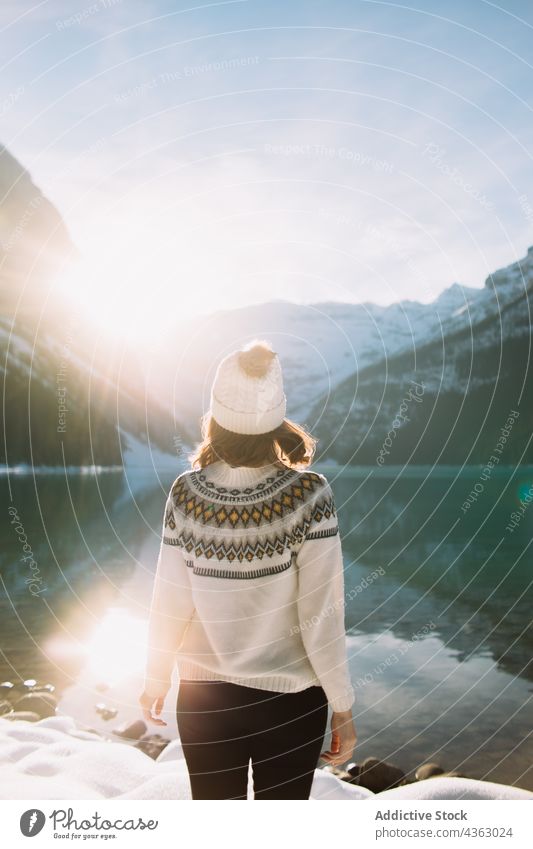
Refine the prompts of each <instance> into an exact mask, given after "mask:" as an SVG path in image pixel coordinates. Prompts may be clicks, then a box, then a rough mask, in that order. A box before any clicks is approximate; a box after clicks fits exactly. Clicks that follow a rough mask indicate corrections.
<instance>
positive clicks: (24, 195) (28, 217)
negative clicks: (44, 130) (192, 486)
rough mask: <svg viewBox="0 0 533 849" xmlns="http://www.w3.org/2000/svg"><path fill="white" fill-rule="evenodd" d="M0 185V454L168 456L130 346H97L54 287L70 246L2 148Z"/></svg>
mask: <svg viewBox="0 0 533 849" xmlns="http://www.w3.org/2000/svg"><path fill="white" fill-rule="evenodd" d="M0 192H1V195H2V198H3V202H2V208H1V214H0V305H1V309H0V353H1V359H0V373H1V376H2V391H3V397H4V414H3V428H4V441H3V443H2V447H3V448H4V449H5V456H4V457H3V458H2V461H1V462H5V463H7V464H9V466H15V465H18V464H29V465H31V466H32V467H35V466H42V465H45V466H63V465H67V466H86V465H103V466H110V465H111V466H113V465H117V466H122V465H123V464H124V463H126V464H127V463H128V462H130V463H131V464H133V465H144V464H146V465H150V464H151V463H152V461H153V460H154V458H155V460H156V461H157V464H158V465H161V464H166V465H167V466H168V465H170V464H172V463H173V462H174V461H175V452H174V447H173V440H174V438H175V436H176V434H175V428H174V424H173V421H172V417H171V416H170V415H169V413H168V410H165V409H164V408H163V407H161V405H160V404H159V403H158V402H156V401H155V400H154V399H153V398H150V397H149V395H148V394H147V388H146V386H145V383H144V380H143V379H142V369H141V365H140V363H139V361H138V355H137V353H136V352H135V351H133V350H131V348H125V347H124V345H123V344H119V343H113V342H112V341H109V342H108V343H107V344H106V346H105V350H104V349H103V348H102V347H101V346H100V348H99V347H98V346H97V345H96V344H95V339H97V338H98V334H97V333H96V330H95V328H94V327H92V326H91V325H90V323H88V322H87V321H86V320H85V318H84V316H83V315H80V314H79V313H78V312H77V308H76V306H75V302H74V301H72V302H71V301H67V300H65V298H64V297H60V296H59V295H58V294H57V292H56V291H55V290H54V282H55V280H56V277H57V275H58V274H60V273H62V272H64V270H65V269H68V268H69V264H70V263H73V262H75V260H76V258H77V257H78V256H79V254H78V251H77V249H76V247H75V245H74V244H73V243H72V240H71V238H70V235H69V233H68V231H67V228H66V227H65V225H64V223H63V221H62V219H61V216H60V214H59V213H58V211H57V210H56V209H55V207H54V206H53V205H52V204H51V203H50V202H49V201H48V200H47V198H46V197H45V196H44V195H43V194H42V192H41V190H40V189H39V188H38V187H37V186H36V185H35V184H34V182H33V180H32V179H31V176H30V175H29V174H28V172H27V171H26V170H25V169H24V168H23V166H22V165H21V164H20V163H19V162H18V161H17V160H16V159H15V158H14V157H13V156H12V155H11V154H10V153H9V152H8V151H7V150H6V148H5V147H0ZM178 436H180V438H181V436H182V435H181V433H179V434H178ZM143 448H144V454H143V451H142V449H143ZM3 453H4V452H3Z"/></svg>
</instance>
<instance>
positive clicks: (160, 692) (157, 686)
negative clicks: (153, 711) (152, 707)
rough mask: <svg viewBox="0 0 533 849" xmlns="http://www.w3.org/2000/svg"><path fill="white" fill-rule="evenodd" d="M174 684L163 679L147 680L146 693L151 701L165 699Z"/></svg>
mask: <svg viewBox="0 0 533 849" xmlns="http://www.w3.org/2000/svg"><path fill="white" fill-rule="evenodd" d="M171 686H172V683H171V682H170V681H166V680H163V679H161V678H145V679H144V692H145V693H146V694H147V695H148V696H149V697H150V698H151V699H162V698H163V699H164V698H165V696H166V694H167V693H168V691H169V690H170V688H171Z"/></svg>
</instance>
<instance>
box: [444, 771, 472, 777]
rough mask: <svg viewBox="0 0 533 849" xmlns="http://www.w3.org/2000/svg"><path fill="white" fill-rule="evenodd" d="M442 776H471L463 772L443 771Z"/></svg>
mask: <svg viewBox="0 0 533 849" xmlns="http://www.w3.org/2000/svg"><path fill="white" fill-rule="evenodd" d="M442 777H443V778H470V777H471V776H469V775H465V773H464V772H455V771H454V772H443V773H442Z"/></svg>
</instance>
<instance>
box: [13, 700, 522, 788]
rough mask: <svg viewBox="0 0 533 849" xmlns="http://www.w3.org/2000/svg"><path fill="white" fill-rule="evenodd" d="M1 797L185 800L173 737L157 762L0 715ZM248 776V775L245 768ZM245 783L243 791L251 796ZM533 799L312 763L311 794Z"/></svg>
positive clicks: (75, 731)
mask: <svg viewBox="0 0 533 849" xmlns="http://www.w3.org/2000/svg"><path fill="white" fill-rule="evenodd" d="M0 764H1V767H2V768H1V777H0V798H2V799H109V798H112V799H162V800H167V799H190V798H191V796H190V788H189V780H188V775H187V768H186V764H185V761H184V758H183V751H182V749H181V745H180V742H179V739H174V740H173V741H172V742H171V743H170V744H169V745H168V746H167V747H166V749H164V751H163V752H162V753H161V754H160V756H159V757H158V759H157V760H156V761H154V760H152V758H150V757H148V755H145V754H144V753H143V752H141V751H140V750H139V749H136V748H133V746H132V745H130V744H129V743H125V742H117V743H114V742H110V741H109V740H103V739H102V737H100V736H99V735H98V734H96V733H93V732H89V731H86V730H83V727H82V726H80V725H79V724H77V723H76V722H75V720H74V719H73V718H72V717H70V716H53V717H49V718H48V719H42V720H40V721H39V722H34V723H31V722H25V721H17V722H14V721H9V720H7V719H4V718H0ZM250 778H251V775H250ZM251 792H252V791H251V782H250V780H249V785H248V797H249V798H252V796H251ZM377 796H379V797H380V798H381V797H383V798H384V799H524V800H526V799H527V800H531V799H533V793H531V792H529V791H527V790H520V789H518V788H516V787H508V786H506V785H503V784H495V783H493V782H488V781H475V780H473V779H470V778H441V777H435V778H430V779H427V780H426V781H419V782H416V783H414V784H410V785H406V786H404V787H399V788H397V789H395V790H387V791H385V792H383V793H378V794H374V793H372V792H371V791H370V790H366V789H365V788H362V787H357V786H354V785H350V784H347V783H346V782H343V781H340V779H338V778H336V777H335V776H333V775H330V774H329V773H327V772H326V771H324V770H320V769H317V770H315V778H314V782H313V787H312V791H311V799H318V800H324V799H340V800H346V801H349V800H365V799H369V798H376V797H377Z"/></svg>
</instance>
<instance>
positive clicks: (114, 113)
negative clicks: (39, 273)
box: [0, 0, 533, 333]
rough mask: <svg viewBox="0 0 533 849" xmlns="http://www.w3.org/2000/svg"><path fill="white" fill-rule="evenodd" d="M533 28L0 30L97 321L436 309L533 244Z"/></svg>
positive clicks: (99, 11)
mask: <svg viewBox="0 0 533 849" xmlns="http://www.w3.org/2000/svg"><path fill="white" fill-rule="evenodd" d="M532 45H533V4H532V3H531V2H528V0H511V2H504V3H500V4H498V3H492V2H487V1H486V0H471V2H464V0H462V2H456V0H448V2H441V0H429V2H424V3H421V2H418V3H413V4H412V5H410V4H408V3H399V2H394V0H392V2H384V1H383V0H351V2H341V0H327V2H318V0H305V2H298V0H296V2H278V0H273V2H270V1H269V2H263V0H229V2H214V3H200V2H196V1H195V0H183V2H182V3H180V2H158V0H152V2H132V0H129V1H128V0H95V2H90V0H81V2H78V0H75V1H74V2H66V0H65V2H56V0H49V2H46V0H44V2H40V3H31V2H27V0H16V2H15V0H4V1H3V2H2V4H1V6H0V56H2V63H1V64H2V72H1V74H0V126H1V130H0V142H2V143H3V144H5V145H6V147H7V148H8V149H9V150H10V152H11V153H12V154H13V155H15V156H16V157H17V158H18V159H19V161H20V162H21V163H22V164H23V165H24V166H25V167H26V168H27V169H28V170H29V171H30V173H31V175H32V177H33V179H34V181H35V182H36V183H37V184H38V185H39V187H40V188H41V189H42V190H43V192H44V193H45V194H46V195H47V196H48V197H49V198H50V200H52V202H53V203H54V204H55V205H56V206H57V208H58V209H59V211H60V213H61V214H62V216H63V218H64V220H65V222H66V224H67V227H68V229H69V231H70V234H71V236H72V239H73V240H74V242H75V243H76V245H77V246H78V247H79V249H80V251H81V253H82V256H83V261H82V263H81V266H80V268H78V269H77V270H74V271H72V270H71V271H70V272H69V275H70V276H67V277H65V279H64V280H62V281H61V282H60V284H58V285H61V286H63V287H64V288H65V289H68V290H69V291H70V292H71V293H72V292H76V293H77V295H78V296H79V298H80V301H82V302H84V303H85V304H86V306H87V307H88V308H90V309H92V310H93V311H94V313H95V315H98V316H100V318H101V320H102V321H108V322H111V323H117V322H122V323H123V324H127V325H128V326H129V327H131V328H132V329H134V330H135V332H137V331H136V328H137V327H138V326H140V325H143V326H144V327H145V328H147V332H150V329H152V332H153V333H157V327H158V322H161V321H165V320H168V321H170V318H171V317H172V318H175V317H176V315H178V316H182V317H188V316H195V315H199V314H200V315H201V314H202V313H204V312H206V311H210V310H212V309H226V308H227V309H232V308H234V307H242V306H246V305H247V304H250V303H257V302H263V301H267V300H271V299H274V298H277V299H280V298H281V299H286V300H291V301H296V302H299V303H317V302H321V301H331V300H334V301H349V302H361V301H363V302H375V303H380V304H389V303H393V302H395V301H399V300H404V299H413V300H419V301H423V302H426V303H427V302H429V301H431V300H433V299H434V298H435V297H437V296H438V295H439V294H440V293H441V292H442V291H443V289H445V288H446V287H447V286H450V285H451V284H452V283H454V282H458V283H460V284H463V285H465V286H474V287H481V286H483V284H484V281H485V279H486V277H487V276H488V274H489V273H490V272H492V271H495V270H496V269H497V268H500V267H502V266H505V265H508V264H510V263H511V262H514V261H515V260H516V259H519V258H520V257H522V256H524V255H525V253H526V252H527V248H528V247H529V246H530V245H532V244H533V167H532V156H533V120H532V119H533V47H532Z"/></svg>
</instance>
